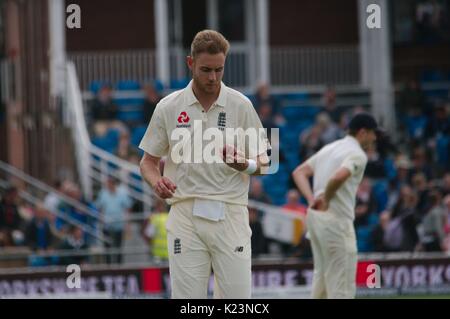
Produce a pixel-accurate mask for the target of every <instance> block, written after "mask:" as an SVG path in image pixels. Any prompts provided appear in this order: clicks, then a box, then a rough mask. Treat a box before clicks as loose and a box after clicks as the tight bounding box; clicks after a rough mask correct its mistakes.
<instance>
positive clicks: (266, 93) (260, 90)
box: [253, 83, 279, 116]
mask: <svg viewBox="0 0 450 319" xmlns="http://www.w3.org/2000/svg"><path fill="white" fill-rule="evenodd" d="M253 105H254V107H255V109H256V111H257V112H258V113H259V109H260V107H261V106H262V105H269V106H270V107H271V110H270V111H271V112H270V113H271V114H273V115H274V116H275V115H276V114H278V113H279V110H278V104H277V101H276V100H275V99H274V97H273V96H272V95H271V94H270V88H269V85H268V84H267V83H260V84H259V85H258V87H257V89H256V94H255V103H254V104H253Z"/></svg>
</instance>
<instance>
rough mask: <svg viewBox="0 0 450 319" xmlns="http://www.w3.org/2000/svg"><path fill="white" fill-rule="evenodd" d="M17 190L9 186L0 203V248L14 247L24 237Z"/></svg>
mask: <svg viewBox="0 0 450 319" xmlns="http://www.w3.org/2000/svg"><path fill="white" fill-rule="evenodd" d="M18 195H19V192H18V189H17V188H16V187H14V186H10V187H8V188H7V189H6V191H5V193H4V195H3V197H2V200H1V202H0V247H1V246H15V245H17V244H19V241H20V239H21V238H23V237H24V235H23V231H22V226H23V225H22V224H23V220H22V217H21V216H20V214H19V206H18V204H17V200H18Z"/></svg>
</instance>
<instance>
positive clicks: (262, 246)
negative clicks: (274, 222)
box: [248, 207, 267, 257]
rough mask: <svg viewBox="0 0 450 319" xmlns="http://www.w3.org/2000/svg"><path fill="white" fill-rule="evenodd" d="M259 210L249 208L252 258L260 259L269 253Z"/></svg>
mask: <svg viewBox="0 0 450 319" xmlns="http://www.w3.org/2000/svg"><path fill="white" fill-rule="evenodd" d="M259 215H260V214H259V213H258V210H257V209H256V208H254V207H249V208H248V216H249V222H250V228H251V230H252V237H251V241H252V257H258V256H259V255H261V254H265V253H266V251H267V247H266V245H267V243H266V238H265V236H264V231H263V227H262V224H261V221H260V219H259Z"/></svg>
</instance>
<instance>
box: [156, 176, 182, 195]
mask: <svg viewBox="0 0 450 319" xmlns="http://www.w3.org/2000/svg"><path fill="white" fill-rule="evenodd" d="M176 189H177V186H176V185H175V184H174V183H173V182H172V181H171V180H170V179H169V178H167V177H165V176H164V177H161V178H160V179H159V180H158V181H157V182H156V183H155V185H154V186H153V190H154V191H155V193H156V195H158V196H159V197H160V198H162V199H166V198H171V197H172V196H173V193H175V190H176Z"/></svg>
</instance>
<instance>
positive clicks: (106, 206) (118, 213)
mask: <svg viewBox="0 0 450 319" xmlns="http://www.w3.org/2000/svg"><path fill="white" fill-rule="evenodd" d="M53 187H54V190H55V191H54V192H50V193H48V194H47V196H45V198H44V199H43V200H37V201H36V202H35V203H34V204H29V203H27V202H26V201H23V200H22V199H21V197H20V196H19V192H20V191H21V190H19V188H17V187H15V186H9V187H7V188H6V189H5V191H4V192H2V193H0V251H3V252H6V251H8V250H9V251H11V252H14V251H17V249H18V248H27V249H28V250H29V251H30V255H29V258H28V264H29V265H31V266H46V265H68V264H83V263H88V262H91V261H93V256H95V255H93V254H92V253H90V252H92V251H94V250H95V251H97V252H98V251H99V250H98V248H101V247H104V248H107V249H108V248H109V249H110V253H108V252H106V254H101V257H100V258H98V260H102V261H103V262H106V263H121V262H123V258H122V252H121V251H120V250H121V249H122V248H123V247H124V242H125V241H127V240H128V239H130V238H131V236H132V234H131V233H130V232H131V227H133V226H134V224H137V226H138V229H137V232H139V234H140V235H142V241H141V242H140V243H143V246H144V248H150V249H151V250H150V251H151V252H152V253H153V255H154V257H158V258H160V259H165V258H167V253H162V255H161V240H160V238H164V237H165V230H162V229H161V227H160V219H161V217H160V218H159V219H158V218H156V217H155V216H163V215H165V214H167V212H168V209H167V207H166V204H165V202H163V201H158V200H157V201H155V206H154V208H153V209H152V213H155V214H151V215H150V217H149V218H147V217H146V216H141V217H140V218H138V219H137V220H136V222H132V221H130V220H129V217H130V216H131V214H132V213H136V212H135V210H136V209H139V208H137V207H136V205H135V203H134V202H133V200H132V199H131V198H130V196H129V195H128V191H127V190H126V189H125V187H124V186H123V185H121V184H120V183H119V181H118V180H117V179H116V178H114V177H110V178H108V179H107V181H106V182H105V183H104V186H103V187H102V188H101V189H100V190H99V192H98V194H97V196H96V197H95V199H94V200H92V201H87V200H85V198H84V196H83V194H82V192H81V191H80V187H79V186H78V185H77V184H76V183H73V182H72V181H68V180H66V181H63V182H56V183H55V184H54V185H53ZM72 200H73V201H72ZM80 204H81V205H80ZM140 211H142V209H140ZM164 224H165V223H164ZM164 229H165V228H164ZM161 232H164V233H163V234H161ZM102 236H103V238H104V239H109V242H106V241H102ZM155 242H156V246H158V245H159V246H158V247H157V248H154V247H155ZM165 244H166V243H163V245H165ZM111 249H112V250H111ZM114 249H115V250H116V251H113V250H114ZM158 249H159V250H158ZM162 250H163V251H164V248H163V249H162ZM165 250H167V249H165ZM54 252H56V253H55V254H53V253H54ZM0 262H1V259H0Z"/></svg>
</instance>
